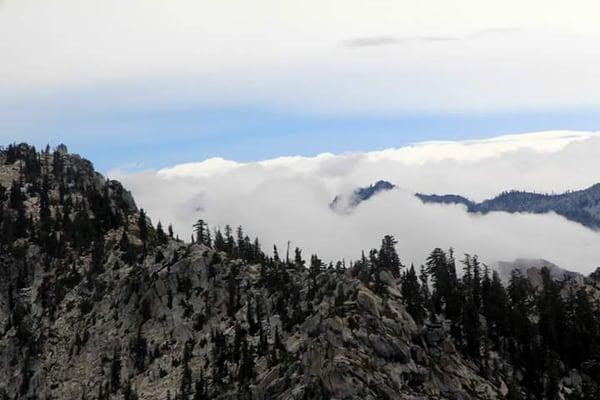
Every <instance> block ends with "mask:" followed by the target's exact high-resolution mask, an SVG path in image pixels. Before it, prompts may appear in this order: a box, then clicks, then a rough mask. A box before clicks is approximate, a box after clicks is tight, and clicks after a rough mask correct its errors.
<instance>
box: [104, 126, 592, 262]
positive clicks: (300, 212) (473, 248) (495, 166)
mask: <svg viewBox="0 0 600 400" xmlns="http://www.w3.org/2000/svg"><path fill="white" fill-rule="evenodd" d="M598 154H600V134H598V133H593V132H544V133H535V134H528V135H513V136H505V137H500V138H495V139H488V140H481V141H465V142H430V143H421V144H415V145H413V146H408V147H404V148H399V149H389V150H384V151H379V152H370V153H362V154H361V153H355V154H342V155H333V154H323V155H321V156H318V157H313V158H306V157H287V158H279V159H275V160H266V161H260V162H253V163H234V162H230V161H226V160H222V159H217V160H215V159H211V160H207V161H205V162H202V163H197V164H185V165H184V166H176V167H173V168H169V169H165V170H160V171H145V172H141V173H135V174H122V173H118V172H113V173H111V174H110V175H112V177H115V178H118V179H120V180H122V181H123V182H124V184H125V185H126V186H127V187H128V188H130V189H131V190H132V191H133V194H134V196H135V197H136V199H137V202H138V204H139V205H140V206H141V207H144V208H145V209H147V210H148V212H149V214H150V215H151V216H153V218H154V220H155V222H156V220H157V219H160V220H162V222H163V223H167V222H173V224H174V226H175V228H176V230H177V231H178V232H180V233H181V234H182V235H184V236H185V237H187V236H188V235H189V234H190V233H191V226H192V223H193V221H194V220H195V219H197V218H204V219H205V220H207V221H209V222H210V223H211V224H212V225H220V226H223V225H225V224H232V225H238V224H240V225H242V226H244V227H245V228H246V230H247V231H248V233H250V234H252V235H258V236H259V237H260V238H261V239H262V240H263V243H264V245H265V247H266V248H269V247H270V246H271V245H272V244H273V243H276V244H277V245H278V246H280V247H284V246H285V243H286V241H287V240H288V239H289V240H291V241H292V244H293V245H298V246H300V247H301V248H303V249H305V253H310V252H317V253H318V254H320V255H321V256H322V257H324V258H325V259H338V258H345V259H347V260H348V259H355V258H357V257H358V256H359V254H360V250H361V249H368V248H370V247H374V246H377V245H378V241H379V240H380V238H381V237H382V236H383V235H384V234H387V233H391V234H393V235H395V236H396V237H397V238H398V239H399V242H400V243H399V249H400V252H401V254H402V258H403V260H404V261H405V262H411V261H414V262H415V263H421V262H422V261H423V259H424V257H425V256H426V255H427V253H428V252H429V251H430V250H431V249H432V248H433V247H437V246H440V247H445V248H448V247H451V246H452V247H455V248H456V249H457V251H458V252H470V253H478V254H479V255H480V256H481V257H482V259H483V260H485V261H487V262H490V263H491V262H493V261H498V260H512V259H515V258H518V257H524V258H546V259H548V260H550V261H553V262H555V263H557V264H559V265H561V266H563V267H567V268H571V269H574V270H578V271H582V272H590V271H591V270H592V269H594V268H595V267H596V266H600V240H599V239H600V234H599V233H596V232H592V231H590V230H588V229H586V228H584V227H582V226H580V225H578V224H575V223H573V222H569V221H567V220H565V219H564V218H562V217H560V216H558V215H553V214H548V215H511V214H505V213H492V214H489V215H486V216H478V215H470V214H467V213H466V212H465V210H464V209H462V208H461V207H460V206H439V205H423V204H421V202H420V201H419V200H418V199H416V198H415V197H414V196H413V193H414V192H426V193H458V194H464V195H467V196H470V197H472V198H474V199H478V200H480V199H483V198H485V197H488V196H493V195H495V194H497V193H498V192H500V191H502V190H506V189H524V190H535V191H540V192H552V191H554V192H562V191H565V190H569V189H578V188H585V187H587V186H590V185H592V184H594V183H597V182H599V181H600V173H598V171H600V159H599V158H598V157H597V155H598ZM219 166H223V168H219ZM215 167H216V168H215ZM379 179H386V180H389V181H391V182H393V183H395V184H397V185H398V186H399V187H400V189H398V190H393V191H390V192H386V193H382V194H380V195H378V196H376V197H375V198H373V199H372V200H370V201H368V202H365V203H363V204H362V205H361V206H360V207H358V208H357V209H356V210H355V212H353V213H352V214H350V215H343V216H340V215H338V214H336V213H334V212H331V211H330V210H329V208H328V204H329V202H330V201H331V200H332V199H333V197H334V196H335V195H336V194H339V193H344V192H347V191H349V190H352V189H353V188H356V187H359V186H365V185H368V184H370V183H373V182H375V181H377V180H379Z"/></svg>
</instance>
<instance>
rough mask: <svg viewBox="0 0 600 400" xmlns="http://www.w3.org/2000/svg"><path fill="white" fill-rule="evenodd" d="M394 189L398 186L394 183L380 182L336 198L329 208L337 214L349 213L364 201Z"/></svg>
mask: <svg viewBox="0 0 600 400" xmlns="http://www.w3.org/2000/svg"><path fill="white" fill-rule="evenodd" d="M394 188H396V185H394V184H393V183H391V182H388V181H385V180H379V181H377V182H375V183H374V184H372V185H369V186H366V187H360V188H358V189H355V190H354V191H352V193H350V194H349V195H337V196H335V198H334V199H333V201H332V202H331V203H329V208H331V209H332V210H333V211H335V212H339V213H348V212H350V211H351V210H352V209H354V208H355V207H357V206H358V205H359V204H360V203H362V202H363V201H366V200H369V199H370V198H371V197H373V196H375V195H376V194H378V193H380V192H385V191H389V190H392V189H394Z"/></svg>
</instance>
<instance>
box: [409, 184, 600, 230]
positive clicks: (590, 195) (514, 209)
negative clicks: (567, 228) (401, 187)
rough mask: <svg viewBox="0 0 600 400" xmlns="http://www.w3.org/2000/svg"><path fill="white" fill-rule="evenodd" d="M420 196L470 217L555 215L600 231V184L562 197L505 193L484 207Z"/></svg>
mask: <svg viewBox="0 0 600 400" xmlns="http://www.w3.org/2000/svg"><path fill="white" fill-rule="evenodd" d="M416 196H417V197H418V198H419V199H420V200H421V201H422V202H423V203H425V204H429V203H434V204H463V205H465V206H466V207H467V211H468V212H470V213H480V214H487V213H489V212H494V211H504V212H508V213H531V214H545V213H549V212H554V213H556V214H558V215H561V216H563V217H564V218H566V219H568V220H570V221H573V222H576V223H578V224H581V225H583V226H585V227H587V228H590V229H593V230H598V229H600V183H597V184H595V185H593V186H590V187H589V188H587V189H583V190H575V191H568V192H564V193H561V194H544V193H535V192H526V191H518V190H511V191H504V192H502V193H500V194H499V195H497V196H496V197H494V198H491V199H488V200H484V201H482V202H480V203H477V202H474V201H471V200H469V199H467V198H466V197H463V196H459V195H456V194H446V195H437V194H422V193H417V194H416Z"/></svg>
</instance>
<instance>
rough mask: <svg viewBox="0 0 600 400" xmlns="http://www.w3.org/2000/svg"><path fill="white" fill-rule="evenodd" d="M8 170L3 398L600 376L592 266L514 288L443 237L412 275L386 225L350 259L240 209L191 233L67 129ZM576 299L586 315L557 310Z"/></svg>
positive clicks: (461, 391)
mask: <svg viewBox="0 0 600 400" xmlns="http://www.w3.org/2000/svg"><path fill="white" fill-rule="evenodd" d="M0 176H3V177H5V178H6V179H4V180H2V182H6V183H7V184H6V186H5V185H4V183H2V185H1V186H0V216H1V219H0V232H1V233H2V235H0V271H1V273H0V399H38V398H49V399H50V398H59V399H90V400H91V399H94V400H107V399H110V400H116V399H124V400H135V399H140V398H143V399H156V400H159V399H160V400H167V399H174V400H184V399H185V400H190V399H194V400H205V399H218V400H237V399H239V400H250V399H252V400H262V399H265V400H267V399H269V400H271V399H275V400H333V399H344V400H346V399H348V400H358V399H364V400H376V399H383V400H388V399H389V400H391V399H400V400H424V399H437V400H446V399H447V400H476V399H483V398H486V399H498V400H501V399H510V400H514V399H522V398H526V397H525V396H528V397H535V398H538V399H545V398H549V397H548V396H547V395H546V394H548V393H550V394H551V395H552V396H554V397H553V398H565V397H566V396H572V395H574V394H575V395H578V396H579V394H581V396H580V397H571V398H573V399H577V400H579V399H592V398H595V397H594V396H595V394H597V393H598V391H600V388H598V386H597V382H598V381H599V379H598V378H599V376H598V373H597V371H599V370H600V362H598V361H597V360H596V359H595V358H594V357H595V353H594V351H595V347H594V344H595V343H600V335H598V334H597V333H596V332H598V331H599V330H598V329H596V328H597V327H600V319H595V318H596V317H594V315H596V314H592V315H591V320H590V313H589V310H590V308H591V307H595V306H593V305H592V303H587V302H588V301H589V298H588V296H595V298H600V289H598V286H597V281H596V280H594V279H592V278H593V277H591V278H589V279H588V278H586V279H585V280H582V281H577V282H571V281H568V282H555V281H554V280H552V279H550V275H549V271H548V269H542V270H540V272H539V275H540V277H541V278H540V279H541V282H542V286H541V287H540V288H537V289H536V288H533V287H531V284H530V282H529V281H528V280H527V278H525V277H521V276H520V275H519V274H518V273H515V274H514V275H513V276H511V285H512V286H510V287H509V289H505V288H504V287H503V286H502V284H501V283H500V280H499V277H498V276H497V274H494V273H491V272H490V271H489V269H488V268H487V267H485V266H484V265H482V264H481V263H480V262H479V261H478V260H477V257H476V256H473V257H471V256H465V258H464V259H463V260H462V265H464V274H463V276H461V277H459V275H458V274H457V271H456V269H457V264H458V265H460V262H458V261H457V260H455V258H454V254H453V251H452V250H450V251H448V252H445V251H443V250H441V249H434V250H433V251H432V252H431V254H430V256H429V257H428V259H427V264H426V266H424V267H423V268H422V269H421V271H420V274H419V275H417V272H416V271H415V268H414V267H412V266H411V267H408V266H404V265H402V263H401V262H400V256H399V255H398V254H397V253H396V250H395V245H396V241H395V239H394V238H393V237H391V236H389V235H387V236H385V237H384V238H383V240H382V242H381V247H380V248H379V249H372V250H371V251H369V252H368V255H367V254H365V253H363V254H362V257H360V259H358V260H357V261H355V262H353V263H351V264H349V265H346V263H345V262H341V261H340V262H338V263H336V264H335V265H334V264H333V263H332V264H329V265H326V264H325V263H323V262H322V260H320V259H319V258H318V256H316V255H312V256H311V257H310V259H309V260H305V259H304V258H303V256H302V252H301V250H300V249H296V250H295V251H294V254H293V257H292V258H290V257H287V256H286V257H285V259H281V258H280V257H279V255H278V252H277V248H276V247H274V249H273V256H268V255H266V254H265V253H264V252H263V251H262V250H261V243H260V241H259V240H258V239H255V240H254V241H252V240H251V239H250V238H249V236H248V235H247V234H245V233H244V231H243V230H242V228H241V227H240V228H238V229H237V230H236V232H235V233H234V232H233V230H232V229H231V227H229V226H226V227H225V229H224V231H223V232H222V231H221V230H220V229H216V230H214V231H211V230H209V229H208V227H207V225H206V222H205V221H203V220H199V221H198V222H197V223H196V224H195V225H194V226H195V228H196V235H195V236H194V237H193V239H192V243H184V242H183V241H181V240H179V239H178V238H176V237H175V236H174V234H173V232H172V229H170V227H169V228H168V229H167V230H166V231H165V230H164V229H163V227H162V223H161V222H160V221H159V222H158V223H157V224H156V226H154V224H152V222H151V219H150V218H149V217H148V216H147V215H146V214H145V212H144V210H143V209H138V208H137V206H136V205H135V201H134V200H133V198H131V196H130V194H129V193H128V192H127V191H126V189H124V188H123V187H122V186H121V185H120V184H119V183H118V182H116V181H109V180H105V179H104V178H103V177H102V176H101V175H99V174H97V173H96V172H95V171H94V169H93V164H92V163H91V162H89V161H87V160H85V159H82V158H81V157H79V156H77V155H72V154H69V153H68V152H67V149H66V147H60V148H57V149H56V150H54V151H50V149H46V150H44V151H42V152H37V151H36V150H35V148H34V147H31V146H27V145H23V144H22V145H11V146H9V147H8V149H0ZM428 282H430V284H429V283H428ZM484 288H485V289H484ZM515 288H516V289H515ZM574 291H575V292H576V293H577V302H571V301H570V300H569V301H568V302H567V300H568V299H570V297H568V296H567V295H568V293H572V292H574ZM588 292H589V293H590V294H589V295H588V294H587V293H588ZM562 293H564V296H565V297H564V298H565V300H563V297H562V296H563V294H562ZM530 304H536V307H530ZM565 304H566V305H568V306H569V307H572V311H571V308H569V310H570V311H569V312H573V314H574V315H575V316H574V317H573V324H567V325H563V323H565V322H568V321H569V319H568V318H565V315H566V314H558V313H559V312H560V310H562V309H563V307H565ZM538 308H539V310H540V311H539V312H538ZM553 313H556V314H553ZM548 315H551V316H552V317H553V318H551V319H548V318H547V316H548ZM538 320H539V321H541V322H540V323H538V322H536V321H538ZM481 321H485V323H481ZM580 328H582V329H580ZM521 332H526V333H527V334H526V335H521V334H520V333H521ZM557 332H559V333H560V335H558V333H557ZM586 335H587V336H586ZM553 338H554V339H553ZM565 338H568V340H569V341H568V342H567V341H566V339H565ZM584 339H585V340H584ZM567 343H573V347H566V348H563V347H565V346H566V344H567ZM583 395H585V396H587V397H583Z"/></svg>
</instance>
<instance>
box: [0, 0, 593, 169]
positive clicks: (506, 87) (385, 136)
mask: <svg viewBox="0 0 600 400" xmlns="http://www.w3.org/2000/svg"><path fill="white" fill-rule="evenodd" d="M599 12H600V6H599V5H598V4H597V2H594V1H581V0H575V1H569V2H565V1H557V0H545V1H538V0H527V1H516V0H506V1H502V2H481V1H474V0H456V1H452V2H448V1H446V0H424V1H419V2H414V1H412V2H402V1H400V2H399V1H387V0H386V1H381V0H374V1H370V2H364V1H358V0H345V1H341V0H336V1H314V0H307V1H304V2H292V1H281V0H280V1H274V0H259V1H256V2H251V3H250V2H247V1H236V0H222V1H218V2H214V1H210V2H209V1H204V0H193V1H192V0H170V1H164V0H118V1H117V0H104V1H102V2H99V1H95V0H53V1H51V2H50V1H42V0H1V1H0V57H1V59H2V62H1V63H0V139H2V142H4V143H8V142H12V141H28V142H31V143H34V144H36V145H38V146H44V145H45V144H46V143H50V144H52V145H56V144H58V143H60V142H64V143H66V144H67V145H68V146H69V148H70V149H71V150H72V151H76V152H79V153H81V154H83V155H84V156H86V157H88V158H90V159H91V160H93V161H94V163H95V165H96V166H97V168H98V169H100V170H101V171H103V172H107V171H109V170H111V169H115V168H119V169H129V170H130V171H140V170H144V169H147V168H154V169H160V168H164V167H167V166H170V165H175V164H179V163H182V162H189V161H199V160H203V159H207V158H210V157H215V156H220V157H224V158H227V159H232V160H237V161H253V160H263V159H269V158H273V157H277V156H283V155H305V156H314V155H317V154H319V153H322V152H333V153H344V152H357V151H372V150H382V149H385V148H389V147H399V146H403V145H407V144H410V143H416V142H421V141H424V140H464V139H476V138H485V137H493V136H497V135H501V134H510V133H519V132H532V131H542V130H552V129H577V130H596V129H600V117H598V115H599V113H598V112H597V111H598V106H599V105H600V80H599V79H598V72H597V71H599V70H600V48H599V47H598V46H597V43H598V39H599V38H600V25H598V24H597V18H596V16H597V15H598V13H599Z"/></svg>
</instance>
